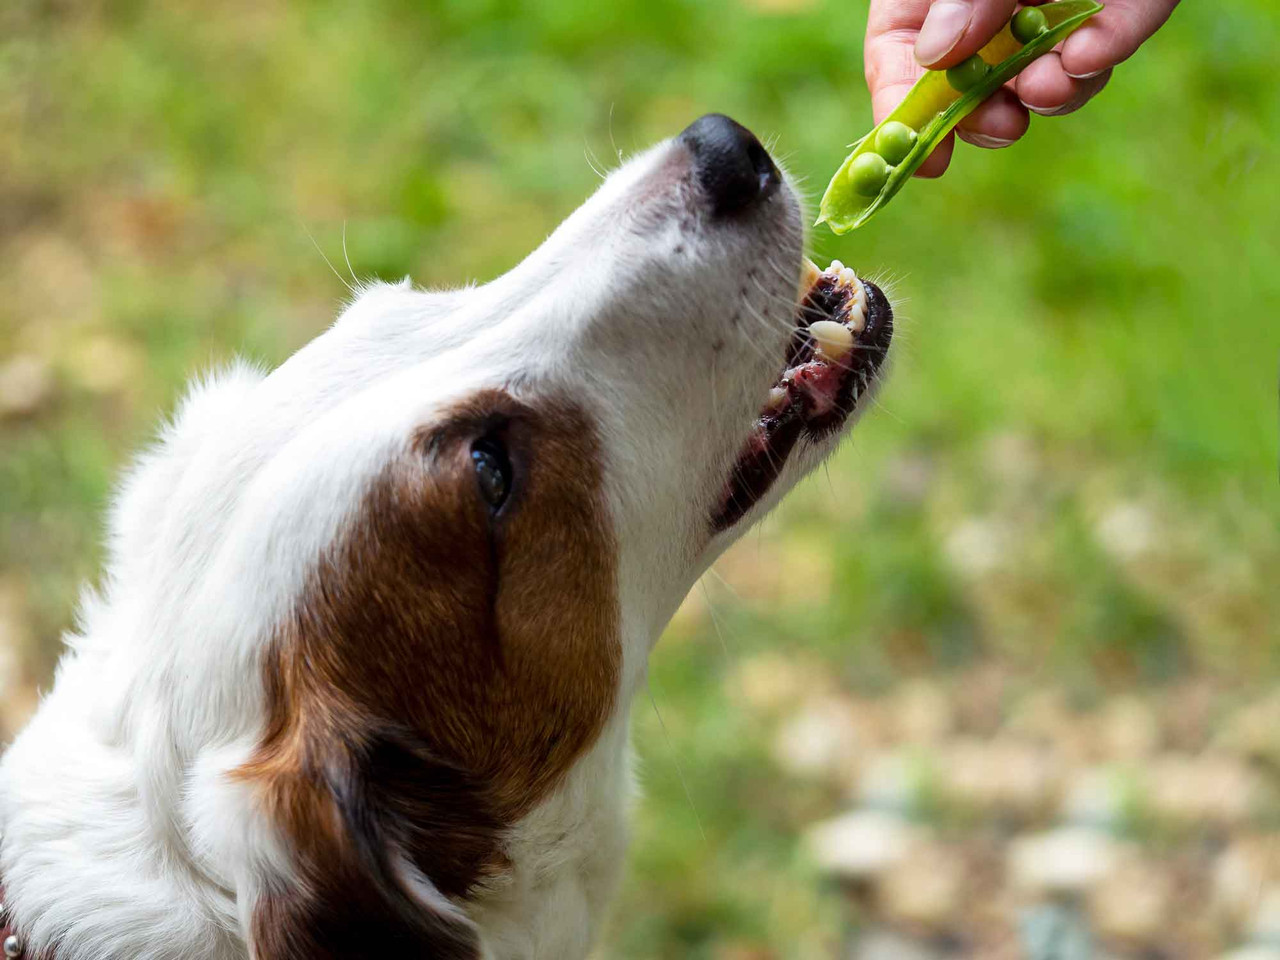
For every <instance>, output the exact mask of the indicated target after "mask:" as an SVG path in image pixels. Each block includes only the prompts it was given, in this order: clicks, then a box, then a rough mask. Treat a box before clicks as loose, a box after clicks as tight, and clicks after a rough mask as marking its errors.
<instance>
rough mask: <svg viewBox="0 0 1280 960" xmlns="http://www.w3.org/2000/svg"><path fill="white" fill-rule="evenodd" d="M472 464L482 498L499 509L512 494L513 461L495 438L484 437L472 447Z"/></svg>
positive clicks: (495, 508)
mask: <svg viewBox="0 0 1280 960" xmlns="http://www.w3.org/2000/svg"><path fill="white" fill-rule="evenodd" d="M471 463H472V465H473V466H474V467H475V470H476V484H477V485H478V486H479V488H480V496H482V497H484V499H485V502H486V503H487V504H489V506H490V507H492V508H493V509H494V510H497V509H499V508H500V507H501V506H502V505H503V504H504V503H505V502H506V500H507V495H508V494H509V493H510V492H511V461H510V459H508V457H507V451H506V450H505V449H503V446H502V444H501V443H500V442H499V441H497V440H495V439H494V438H493V437H484V438H482V439H480V440H477V441H476V442H475V443H474V444H473V445H472V447H471Z"/></svg>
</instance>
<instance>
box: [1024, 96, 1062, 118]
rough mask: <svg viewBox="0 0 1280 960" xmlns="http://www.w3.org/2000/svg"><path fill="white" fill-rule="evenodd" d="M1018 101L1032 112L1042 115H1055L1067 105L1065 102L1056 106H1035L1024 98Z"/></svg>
mask: <svg viewBox="0 0 1280 960" xmlns="http://www.w3.org/2000/svg"><path fill="white" fill-rule="evenodd" d="M1018 102H1019V103H1021V104H1022V105H1023V106H1024V107H1026V108H1027V109H1028V110H1030V111H1031V112H1032V113H1038V114H1039V115H1040V116H1042V117H1056V116H1057V115H1058V114H1059V113H1061V112H1063V111H1065V110H1066V107H1067V104H1065V103H1061V104H1058V106H1056V107H1035V106H1032V105H1031V104H1029V103H1027V101H1025V100H1021V99H1020V100H1019V101H1018Z"/></svg>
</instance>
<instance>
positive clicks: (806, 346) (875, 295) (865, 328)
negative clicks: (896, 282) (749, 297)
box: [711, 260, 893, 533]
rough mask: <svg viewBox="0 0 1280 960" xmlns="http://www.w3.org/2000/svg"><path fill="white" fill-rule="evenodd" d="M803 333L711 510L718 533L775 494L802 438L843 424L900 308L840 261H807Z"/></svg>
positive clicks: (799, 314)
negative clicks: (820, 266)
mask: <svg viewBox="0 0 1280 960" xmlns="http://www.w3.org/2000/svg"><path fill="white" fill-rule="evenodd" d="M801 287H802V290H803V293H802V296H801V300H800V305H799V307H798V308H797V311H796V333H795V335H794V336H793V337H792V338H791V342H790V344H789V345H788V347H787V356H786V360H785V364H784V367H783V371H782V373H781V375H780V376H779V377H778V380H777V382H776V383H775V384H774V385H773V387H772V388H771V389H770V390H769V395H768V399H767V400H766V402H765V405H764V407H763V409H762V410H761V412H760V416H759V419H757V420H756V423H755V426H754V428H753V429H752V431H751V435H750V436H749V437H748V438H747V442H746V445H745V446H744V448H743V450H742V452H741V453H740V454H739V455H738V460H737V463H736V464H735V465H734V467H733V471H732V473H731V475H730V477H729V480H728V482H727V483H726V485H725V489H724V492H723V494H722V495H721V497H720V501H719V503H718V504H717V506H716V509H715V511H714V512H713V513H712V518H711V527H712V530H713V532H715V533H719V532H720V531H722V530H726V529H728V528H729V527H731V526H733V525H734V524H735V523H737V522H738V521H739V520H741V519H742V518H743V517H744V516H746V514H747V512H748V511H750V510H751V508H752V507H753V506H755V505H756V504H757V503H758V502H759V501H760V499H761V498H762V497H763V496H764V495H765V494H766V493H767V492H768V490H769V488H770V487H771V486H772V485H773V482H774V481H775V480H776V479H777V478H778V476H779V474H780V473H781V472H782V468H783V467H784V466H785V464H786V461H787V457H788V456H789V455H790V454H791V451H792V450H793V449H795V446H796V444H797V443H798V442H800V441H802V440H803V439H805V438H807V437H813V438H817V437H821V436H823V435H824V434H828V433H830V432H832V431H834V430H838V429H840V427H841V426H842V425H843V424H844V421H845V420H846V418H848V416H849V414H851V413H852V412H853V411H854V409H855V408H856V407H857V405H858V400H859V399H860V398H861V397H862V396H863V395H864V394H865V393H866V392H867V390H868V389H869V388H870V386H871V384H872V383H873V381H874V380H875V378H876V376H877V374H878V373H879V372H880V365H881V363H883V361H884V358H885V356H886V354H887V353H888V351H889V341H890V340H891V339H892V338H893V309H892V308H891V307H890V306H889V301H888V299H887V298H886V297H885V295H884V293H882V292H881V290H880V288H879V287H877V286H876V285H875V284H873V283H870V282H869V281H866V280H861V279H859V278H858V277H857V276H856V275H855V274H854V272H853V271H852V270H850V269H849V268H848V267H846V266H844V264H842V263H841V262H840V261H839V260H833V261H832V263H831V266H829V267H827V269H826V270H823V271H819V270H818V268H817V267H816V266H814V265H813V264H812V263H810V262H808V261H806V262H805V276H804V278H803V280H802V283H801Z"/></svg>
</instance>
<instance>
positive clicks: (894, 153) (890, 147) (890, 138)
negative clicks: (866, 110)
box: [876, 120, 916, 167]
mask: <svg viewBox="0 0 1280 960" xmlns="http://www.w3.org/2000/svg"><path fill="white" fill-rule="evenodd" d="M915 145H916V132H915V131H914V130H912V129H911V128H910V127H908V126H907V125H906V124H905V123H900V122H898V121H897V120H890V121H889V122H888V123H886V124H885V125H884V126H883V127H881V128H880V132H879V133H877V134H876V150H877V151H878V152H879V154H880V156H882V157H884V159H885V161H886V162H887V163H888V164H889V165H890V166H893V167H896V166H897V165H898V164H900V163H901V162H902V161H903V160H905V159H906V158H907V154H908V153H910V152H911V148H912V147H914V146H915Z"/></svg>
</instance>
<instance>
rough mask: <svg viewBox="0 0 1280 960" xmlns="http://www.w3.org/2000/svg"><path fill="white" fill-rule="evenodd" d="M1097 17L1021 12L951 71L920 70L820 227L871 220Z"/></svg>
mask: <svg viewBox="0 0 1280 960" xmlns="http://www.w3.org/2000/svg"><path fill="white" fill-rule="evenodd" d="M1101 9H1102V4H1100V3H1095V2H1094V0H1057V2H1056V3H1046V4H1044V5H1043V6H1039V7H1024V8H1023V9H1021V10H1019V11H1018V12H1017V13H1016V14H1015V15H1014V17H1013V19H1012V20H1010V21H1009V23H1007V24H1005V26H1004V29H1002V30H1001V31H1000V32H999V33H998V34H996V36H995V38H994V39H993V40H992V41H991V42H990V43H988V44H987V45H986V46H985V47H983V48H982V49H981V50H979V51H978V53H977V54H976V55H975V56H972V57H970V58H969V59H968V60H966V61H964V62H963V63H961V64H958V65H956V66H954V67H952V68H951V69H950V70H946V71H938V70H926V71H925V74H924V76H922V77H921V78H920V79H919V80H917V81H916V84H915V86H914V87H912V88H911V91H910V92H909V93H908V94H907V97H906V99H905V100H903V101H902V103H900V104H899V105H898V108H897V109H896V110H894V111H893V113H891V114H889V116H887V117H885V119H884V121H883V122H881V123H880V125H879V126H877V127H876V128H875V129H874V130H872V131H871V132H870V133H869V134H867V135H866V136H865V137H863V138H862V139H861V140H859V141H858V142H857V143H855V144H854V145H853V152H852V153H850V154H849V156H848V157H846V158H845V161H844V163H843V164H841V165H840V169H839V170H837V171H836V175H835V176H834V177H832V178H831V183H830V184H829V185H828V186H827V192H826V193H825V194H823V196H822V204H821V206H820V207H819V212H818V223H826V224H827V225H828V226H829V227H830V228H831V230H832V231H833V232H834V233H847V232H848V231H850V230H853V229H854V228H856V227H860V226H862V225H863V224H864V223H866V222H867V221H868V220H870V219H871V217H872V216H874V215H875V214H876V212H877V211H879V210H880V208H881V207H883V206H884V205H885V204H886V203H888V202H889V200H890V199H892V198H893V196H894V194H896V193H897V192H898V191H899V190H901V189H902V187H903V185H904V184H905V183H906V182H907V180H908V179H909V178H910V177H911V175H912V174H913V173H915V172H916V170H918V169H919V168H920V164H922V163H924V161H925V160H926V159H927V158H928V156H929V154H930V153H932V152H933V149H934V148H935V147H936V146H937V145H938V144H939V143H941V142H942V140H943V138H944V137H946V135H947V134H948V133H950V132H951V131H952V129H953V128H954V127H955V125H956V124H957V123H959V122H960V121H961V120H963V119H964V118H965V117H966V116H968V114H970V113H972V112H973V110H974V109H975V108H976V107H977V106H978V104H980V103H982V101H983V100H985V99H987V97H989V96H991V94H993V93H995V92H996V90H998V89H999V88H1000V87H1001V86H1003V85H1004V84H1005V83H1007V82H1008V81H1009V80H1010V79H1011V78H1013V77H1015V76H1017V75H1018V73H1019V72H1021V71H1022V69H1023V68H1025V67H1026V66H1027V64H1029V63H1031V61H1032V60H1035V59H1036V58H1037V57H1039V56H1041V55H1043V54H1045V53H1048V52H1049V51H1050V50H1052V49H1053V48H1054V47H1055V46H1056V45H1057V44H1058V42H1059V41H1061V40H1062V39H1063V38H1064V37H1066V36H1067V35H1068V34H1070V33H1071V32H1072V31H1074V30H1075V29H1076V28H1077V27H1079V26H1080V25H1081V24H1083V23H1084V22H1085V21H1086V20H1088V19H1089V18H1090V17H1092V16H1093V15H1094V14H1096V13H1097V12H1098V11H1099V10H1101Z"/></svg>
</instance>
